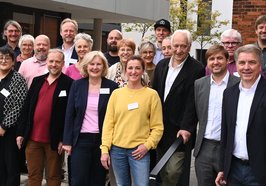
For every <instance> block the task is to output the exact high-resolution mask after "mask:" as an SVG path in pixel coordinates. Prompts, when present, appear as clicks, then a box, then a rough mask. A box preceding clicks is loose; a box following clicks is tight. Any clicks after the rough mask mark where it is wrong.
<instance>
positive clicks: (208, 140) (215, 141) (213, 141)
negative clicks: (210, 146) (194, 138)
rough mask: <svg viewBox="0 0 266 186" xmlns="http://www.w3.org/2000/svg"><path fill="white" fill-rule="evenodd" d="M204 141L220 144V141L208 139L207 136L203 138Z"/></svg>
mask: <svg viewBox="0 0 266 186" xmlns="http://www.w3.org/2000/svg"><path fill="white" fill-rule="evenodd" d="M203 141H205V142H209V143H214V144H220V141H217V140H212V139H207V138H203Z"/></svg>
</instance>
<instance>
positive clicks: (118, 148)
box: [101, 56, 163, 186]
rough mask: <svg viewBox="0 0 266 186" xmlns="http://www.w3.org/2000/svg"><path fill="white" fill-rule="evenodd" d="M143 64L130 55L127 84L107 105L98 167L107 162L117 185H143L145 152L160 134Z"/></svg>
mask: <svg viewBox="0 0 266 186" xmlns="http://www.w3.org/2000/svg"><path fill="white" fill-rule="evenodd" d="M144 71H145V62H144V61H143V59H142V58H141V57H140V56H133V57H131V58H129V60H128V61H127V62H126V63H125V75H126V76H127V80H128V81H127V85H126V86H125V87H123V88H120V89H117V90H115V91H114V92H113V94H112V95H111V98H110V100H109V102H108V106H107V111H106V116H105V119H104V125H103V134H102V145H101V150H102V156H101V162H102V165H103V166H104V167H105V168H106V169H109V167H110V163H112V168H113V171H114V174H115V179H116V183H117V185H130V184H131V177H132V179H133V183H134V185H138V186H142V185H143V186H147V185H148V182H149V170H150V155H149V150H150V149H154V148H156V146H157V144H158V142H159V141H160V139H161V136H162V134H163V122H162V106H161V101H160V98H159V96H158V94H157V92H156V91H154V90H153V89H151V88H148V87H147V86H146V83H145V81H144V80H143V79H142V76H143V74H144Z"/></svg>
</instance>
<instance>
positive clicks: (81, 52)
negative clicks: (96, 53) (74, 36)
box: [75, 39, 90, 61]
mask: <svg viewBox="0 0 266 186" xmlns="http://www.w3.org/2000/svg"><path fill="white" fill-rule="evenodd" d="M75 48H76V51H77V54H78V57H79V61H80V60H81V59H83V57H84V56H85V54H87V53H88V52H90V45H89V43H88V42H87V41H86V40H84V39H79V40H77V41H76V43H75Z"/></svg>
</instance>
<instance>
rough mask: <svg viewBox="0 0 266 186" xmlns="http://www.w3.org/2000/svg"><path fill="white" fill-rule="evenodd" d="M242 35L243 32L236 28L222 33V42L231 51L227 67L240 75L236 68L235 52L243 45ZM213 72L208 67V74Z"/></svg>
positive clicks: (231, 72) (230, 71) (234, 73)
mask: <svg viewBox="0 0 266 186" xmlns="http://www.w3.org/2000/svg"><path fill="white" fill-rule="evenodd" d="M241 43H242V37H241V34H240V33H239V32H238V31H237V30H235V29H228V30H225V31H224V32H223V33H222V35H221V44H222V45H223V47H224V48H225V49H226V50H227V52H228V53H229V59H228V64H227V69H228V71H229V73H230V74H233V75H235V76H238V73H237V70H236V63H235V59H234V52H235V51H236V50H237V49H238V48H239V47H240V46H241ZM210 74H211V72H210V70H209V69H208V67H206V75H210Z"/></svg>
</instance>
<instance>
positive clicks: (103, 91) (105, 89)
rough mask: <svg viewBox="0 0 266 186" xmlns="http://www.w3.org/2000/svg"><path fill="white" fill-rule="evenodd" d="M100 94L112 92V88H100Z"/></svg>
mask: <svg viewBox="0 0 266 186" xmlns="http://www.w3.org/2000/svg"><path fill="white" fill-rule="evenodd" d="M100 94H110V88H100Z"/></svg>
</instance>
